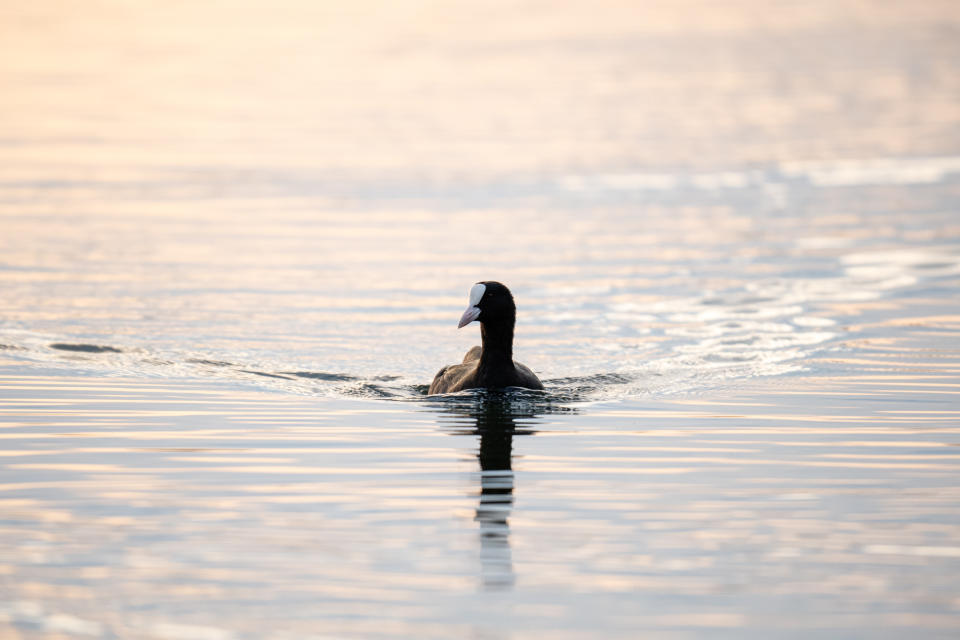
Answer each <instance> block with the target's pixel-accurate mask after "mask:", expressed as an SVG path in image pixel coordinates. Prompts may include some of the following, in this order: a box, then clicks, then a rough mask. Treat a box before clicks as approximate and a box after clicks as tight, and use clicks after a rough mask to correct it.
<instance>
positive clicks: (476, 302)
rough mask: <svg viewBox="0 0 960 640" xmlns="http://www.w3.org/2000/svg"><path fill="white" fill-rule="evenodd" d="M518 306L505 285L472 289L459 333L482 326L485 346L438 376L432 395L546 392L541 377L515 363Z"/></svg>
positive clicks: (490, 283)
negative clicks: (468, 391) (524, 390)
mask: <svg viewBox="0 0 960 640" xmlns="http://www.w3.org/2000/svg"><path fill="white" fill-rule="evenodd" d="M516 320H517V305H516V303H514V301H513V294H512V293H510V289H507V287H505V286H504V285H503V284H501V283H499V282H494V281H492V280H490V281H485V282H478V283H476V284H475V285H473V287H471V289H470V303H469V304H468V306H467V310H466V311H464V312H463V315H462V316H461V317H460V324H458V325H457V328H458V329H462V328H463V327H465V326H467V325H468V324H470V323H471V322H474V321H477V322H479V323H480V337H481V338H482V340H483V346H476V347H473V348H472V349H470V350H469V351H467V354H466V355H465V356H464V357H463V362H462V363H461V364H451V365H447V366H446V367H444V368H442V369H440V371H438V372H437V375H436V376H434V378H433V382H432V383H431V384H430V389H429V391H428V392H427V393H428V394H429V395H433V394H437V393H453V392H455V391H462V390H464V389H480V388H486V389H502V388H505V387H525V388H527V389H543V383H542V382H540V379H539V378H537V374H535V373H534V372H533V371H531V370H530V368H529V367H527V366H526V365H522V364H520V363H519V362H515V361H514V359H513V326H514V324H515V323H516Z"/></svg>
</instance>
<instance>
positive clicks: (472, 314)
mask: <svg viewBox="0 0 960 640" xmlns="http://www.w3.org/2000/svg"><path fill="white" fill-rule="evenodd" d="M479 317H480V307H472V306H471V307H467V310H466V311H464V312H463V315H462V316H460V324H458V325H457V329H462V328H464V327H465V326H467V325H468V324H470V323H471V322H473V321H474V320H476V319H477V318H479Z"/></svg>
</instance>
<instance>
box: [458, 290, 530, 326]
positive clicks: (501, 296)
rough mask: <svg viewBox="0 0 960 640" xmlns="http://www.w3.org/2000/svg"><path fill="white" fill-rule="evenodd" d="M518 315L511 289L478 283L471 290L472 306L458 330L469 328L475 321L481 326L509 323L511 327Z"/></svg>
mask: <svg viewBox="0 0 960 640" xmlns="http://www.w3.org/2000/svg"><path fill="white" fill-rule="evenodd" d="M516 315H517V306H516V304H514V302H513V294H512V293H510V289H507V288H506V287H505V286H503V285H502V284H500V283H499V282H493V281H487V282H478V283H477V284H475V285H473V287H471V288H470V304H469V305H467V310H466V311H464V312H463V315H462V316H460V324H459V325H457V328H458V329H460V328H462V327H465V326H467V325H468V324H470V323H471V322H473V321H474V320H477V321H479V322H480V323H481V324H485V323H495V322H504V321H509V322H510V323H511V327H512V326H513V320H514V319H515V318H516Z"/></svg>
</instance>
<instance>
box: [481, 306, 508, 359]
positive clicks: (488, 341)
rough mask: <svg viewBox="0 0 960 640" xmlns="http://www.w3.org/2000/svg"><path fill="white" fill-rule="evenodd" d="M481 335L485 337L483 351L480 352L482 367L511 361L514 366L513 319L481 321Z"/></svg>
mask: <svg viewBox="0 0 960 640" xmlns="http://www.w3.org/2000/svg"><path fill="white" fill-rule="evenodd" d="M480 336H481V338H483V352H482V353H481V354H480V365H479V367H480V369H487V368H489V367H492V366H501V365H503V364H504V363H509V364H510V366H511V367H512V366H513V319H512V318H511V319H510V320H509V321H508V322H497V323H486V322H482V323H480Z"/></svg>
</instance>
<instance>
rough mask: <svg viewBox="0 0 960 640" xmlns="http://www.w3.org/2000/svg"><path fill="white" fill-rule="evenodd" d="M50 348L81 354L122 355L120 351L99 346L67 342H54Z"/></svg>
mask: <svg viewBox="0 0 960 640" xmlns="http://www.w3.org/2000/svg"><path fill="white" fill-rule="evenodd" d="M50 348H51V349H57V350H59V351H80V352H83V353H123V350H122V349H117V348H116V347H108V346H105V345H100V344H82V343H81V344H72V343H68V342H54V343H53V344H51V345H50Z"/></svg>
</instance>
